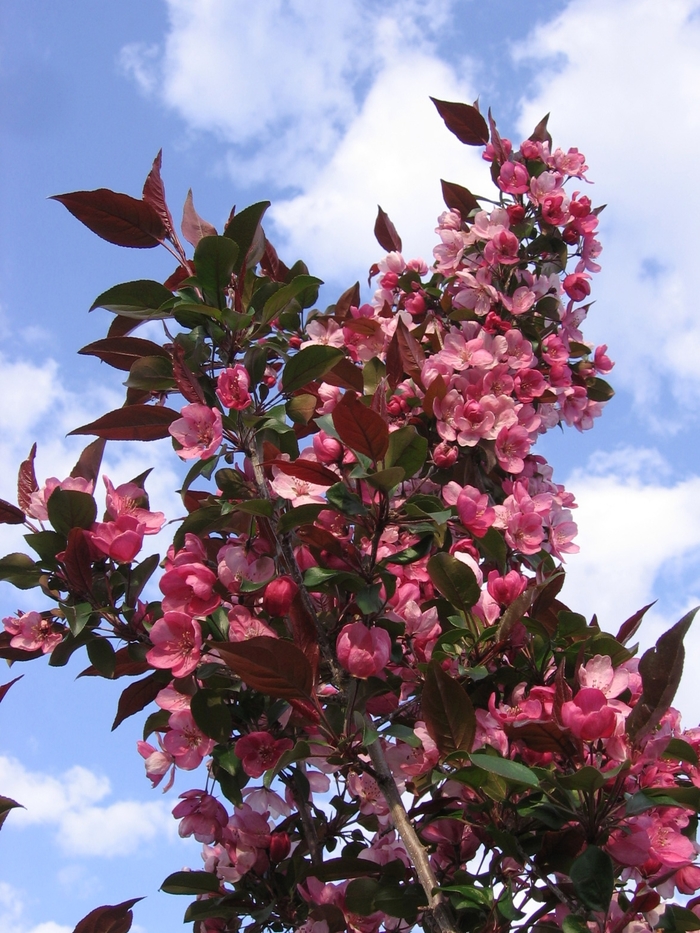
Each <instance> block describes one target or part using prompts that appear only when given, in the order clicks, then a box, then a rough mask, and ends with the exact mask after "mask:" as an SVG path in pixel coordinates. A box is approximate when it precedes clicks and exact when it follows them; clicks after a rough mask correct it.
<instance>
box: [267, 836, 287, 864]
mask: <svg viewBox="0 0 700 933" xmlns="http://www.w3.org/2000/svg"><path fill="white" fill-rule="evenodd" d="M291 847H292V843H291V841H290V839H289V833H285V832H276V833H272V835H271V836H270V861H271V862H272V863H273V864H274V863H275V862H281V861H282V860H283V859H286V858H287V856H288V855H289V850H290V849H291Z"/></svg>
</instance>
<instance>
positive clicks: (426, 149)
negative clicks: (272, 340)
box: [271, 52, 490, 286]
mask: <svg viewBox="0 0 700 933" xmlns="http://www.w3.org/2000/svg"><path fill="white" fill-rule="evenodd" d="M430 95H432V96H434V97H438V98H440V97H441V98H443V99H447V100H468V99H470V97H472V96H473V92H472V89H471V88H470V87H469V86H468V85H467V84H466V83H465V82H461V81H458V80H457V78H456V77H455V76H454V74H453V72H452V70H451V69H450V68H449V67H448V66H447V65H445V64H444V63H442V62H440V61H438V60H437V59H436V58H434V57H432V56H431V55H429V54H428V53H422V52H415V53H414V54H412V55H411V56H410V57H408V58H406V57H404V56H402V55H400V54H397V55H396V56H395V58H394V57H392V60H390V61H388V62H387V65H386V67H385V68H384V70H383V71H382V72H381V74H380V75H379V76H378V77H377V79H376V81H375V83H374V85H373V86H372V89H371V90H370V92H369V93H368V95H367V98H366V100H365V101H364V104H363V105H362V108H361V109H360V111H359V113H358V115H357V118H356V119H355V121H354V122H353V124H352V126H351V127H350V128H349V129H348V132H347V134H346V135H345V137H344V138H343V140H342V142H341V143H340V144H339V146H338V148H337V150H336V151H335V153H334V154H333V157H332V158H331V159H330V161H329V162H328V163H327V165H325V166H324V168H323V169H321V170H320V171H319V173H318V175H317V177H316V179H315V180H314V181H313V183H312V184H310V185H309V186H308V187H307V189H306V190H305V192H304V193H303V194H300V195H298V196H296V197H293V198H291V199H289V200H287V201H278V202H276V203H275V204H274V205H273V208H272V210H271V217H272V219H273V221H274V224H275V227H276V228H277V230H278V231H279V232H280V233H281V234H282V237H283V240H284V250H283V251H282V252H283V255H285V256H287V257H288V258H289V259H290V260H292V259H296V258H297V257H300V256H301V257H302V258H303V259H304V261H305V262H306V263H307V264H308V265H309V266H310V268H311V269H312V271H314V270H317V271H318V274H320V275H321V276H322V277H325V278H332V279H333V280H335V281H338V280H341V281H343V280H347V285H348V286H349V285H350V284H352V282H353V281H354V280H355V279H356V278H357V277H358V275H359V276H363V274H364V273H365V271H366V270H367V269H369V267H370V265H371V264H372V263H373V262H376V261H377V260H378V259H380V258H382V256H383V252H382V249H381V247H380V246H379V245H378V244H377V243H376V242H375V240H374V237H373V235H372V230H373V227H374V221H375V218H376V215H377V204H378V203H379V204H381V206H382V207H383V208H384V210H385V211H387V213H388V214H389V216H390V217H391V219H392V221H393V222H394V224H395V226H396V228H397V230H398V232H399V234H400V235H401V237H402V239H403V252H404V255H405V256H406V258H411V257H415V256H420V257H421V258H424V259H425V260H426V261H427V262H428V264H430V263H432V261H433V258H432V248H433V246H434V245H435V244H436V242H437V236H436V235H435V233H434V232H433V231H434V229H435V226H436V223H437V216H438V214H439V213H441V212H442V211H443V210H445V205H444V202H443V200H442V194H441V191H440V183H439V179H440V178H441V177H442V178H445V179H447V180H448V181H456V182H458V183H460V184H463V185H465V186H466V187H471V188H472V189H473V190H477V191H478V190H480V188H479V185H481V186H482V187H484V185H486V184H490V181H489V179H488V172H487V170H486V167H485V166H484V163H483V162H482V161H481V158H480V153H479V152H478V151H476V150H473V149H469V148H467V147H465V146H463V145H462V144H461V143H460V142H459V141H458V140H457V139H456V138H455V137H453V136H452V135H451V134H450V133H449V132H448V131H447V129H446V128H445V127H444V125H443V123H442V120H441V119H440V117H439V116H438V114H437V111H436V110H435V108H434V107H433V104H432V103H431V102H430V100H429V96H430ZM278 248H279V246H278Z"/></svg>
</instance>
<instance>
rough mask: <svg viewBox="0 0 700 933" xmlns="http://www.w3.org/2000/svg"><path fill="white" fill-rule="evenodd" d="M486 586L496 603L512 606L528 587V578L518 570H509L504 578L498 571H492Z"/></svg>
mask: <svg viewBox="0 0 700 933" xmlns="http://www.w3.org/2000/svg"><path fill="white" fill-rule="evenodd" d="M486 586H487V587H488V591H489V593H490V594H491V595H492V596H493V598H494V599H495V600H496V602H498V603H500V604H501V606H510V604H511V603H512V602H514V601H515V600H516V599H517V598H518V596H520V594H521V593H522V592H523V591H524V590H525V588H526V587H527V577H524V576H523V575H522V574H520V573H518V571H517V570H509V571H508V573H507V574H506V575H505V576H503V577H502V576H501V575H500V574H499V572H498V571H497V570H492V571H491V572H490V573H489V576H488V582H487V584H486Z"/></svg>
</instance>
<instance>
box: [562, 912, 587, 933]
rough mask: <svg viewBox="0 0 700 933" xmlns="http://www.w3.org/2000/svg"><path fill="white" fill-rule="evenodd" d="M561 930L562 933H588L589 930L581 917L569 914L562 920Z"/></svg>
mask: <svg viewBox="0 0 700 933" xmlns="http://www.w3.org/2000/svg"><path fill="white" fill-rule="evenodd" d="M561 928H562V930H563V931H564V933H590V928H589V926H588V924H587V923H586V921H585V920H584V919H583V917H578V916H576V914H569V915H568V916H566V917H564V919H563V920H562V924H561Z"/></svg>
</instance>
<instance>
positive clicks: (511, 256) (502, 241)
mask: <svg viewBox="0 0 700 933" xmlns="http://www.w3.org/2000/svg"><path fill="white" fill-rule="evenodd" d="M519 250H520V240H518V238H517V236H516V235H515V234H514V233H511V232H510V230H501V232H500V233H497V234H496V235H495V236H494V237H493V238H492V239H491V240H489V242H488V243H487V244H486V246H485V247H484V257H485V258H486V261H487V262H489V263H492V264H493V263H500V264H501V265H503V266H511V265H513V264H514V263H516V262H519V261H520V256H519V255H518V252H519Z"/></svg>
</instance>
